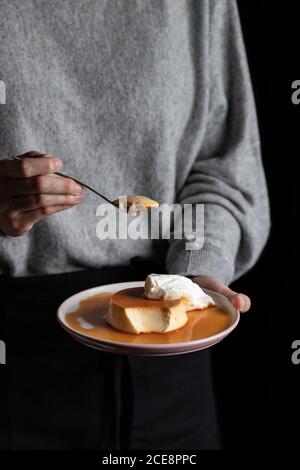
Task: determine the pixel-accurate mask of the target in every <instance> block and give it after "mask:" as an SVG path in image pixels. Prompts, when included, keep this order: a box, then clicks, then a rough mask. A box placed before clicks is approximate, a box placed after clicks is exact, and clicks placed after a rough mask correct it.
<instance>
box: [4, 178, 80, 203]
mask: <svg viewBox="0 0 300 470" xmlns="http://www.w3.org/2000/svg"><path fill="white" fill-rule="evenodd" d="M1 193H2V194H4V195H5V197H6V198H7V197H10V196H23V195H30V194H31V195H32V194H72V195H75V196H76V195H79V194H82V186H80V185H79V184H77V183H75V181H73V180H72V179H71V178H63V177H60V176H57V177H54V176H46V175H39V176H34V177H33V178H23V179H18V180H16V179H6V180H3V184H2V188H1Z"/></svg>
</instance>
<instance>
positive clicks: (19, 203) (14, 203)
mask: <svg viewBox="0 0 300 470" xmlns="http://www.w3.org/2000/svg"><path fill="white" fill-rule="evenodd" d="M82 200H83V194H79V195H78V196H74V195H65V194H63V195H57V194H36V195H33V196H23V197H15V198H13V199H11V207H12V210H13V211H16V213H18V214H19V213H20V212H27V211H32V210H34V209H42V208H43V207H48V206H72V205H75V204H80V203H81V202H82Z"/></svg>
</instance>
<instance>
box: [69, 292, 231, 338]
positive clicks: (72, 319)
mask: <svg viewBox="0 0 300 470" xmlns="http://www.w3.org/2000/svg"><path fill="white" fill-rule="evenodd" d="M112 295H113V293H109V292H105V293H101V294H97V295H94V296H91V297H88V298H87V299H84V300H82V301H81V302H80V304H79V307H78V309H77V310H75V311H74V312H70V313H67V314H66V315H65V322H66V324H67V325H68V326H69V328H71V329H72V330H75V331H76V332H78V333H81V334H83V335H85V336H87V337H92V338H96V339H101V340H108V341H114V342H120V343H131V344H170V343H183V342H186V341H195V340H198V339H202V338H207V337H208V336H212V335H215V334H217V333H220V332H221V331H223V330H225V329H226V328H228V327H229V326H230V324H231V316H230V314H229V313H228V312H226V311H224V310H222V309H220V308H219V307H217V306H213V307H209V308H206V309H204V310H192V311H190V312H187V315H188V318H189V321H188V323H187V324H186V325H184V326H183V327H182V328H179V329H178V330H175V331H171V332H169V333H140V334H132V333H123V332H121V331H118V330H115V329H114V328H112V327H111V326H110V325H108V324H107V323H106V321H105V319H104V317H105V315H106V314H107V312H108V307H109V303H110V299H111V297H112ZM115 297H116V295H115V296H114V299H115ZM140 301H144V302H147V303H148V302H149V300H147V299H145V298H144V300H143V299H138V302H139V305H141V304H140ZM126 302H132V305H131V306H133V304H134V305H137V303H136V302H137V299H136V298H135V297H132V299H131V300H130V299H127V300H126ZM151 302H157V300H152V301H151ZM159 302H164V301H159ZM167 302H175V300H172V301H169V300H168V301H167ZM127 306H128V303H127Z"/></svg>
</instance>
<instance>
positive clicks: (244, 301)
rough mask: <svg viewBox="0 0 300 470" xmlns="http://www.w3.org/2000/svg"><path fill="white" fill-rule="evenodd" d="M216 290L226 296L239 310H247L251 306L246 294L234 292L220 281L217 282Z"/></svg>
mask: <svg viewBox="0 0 300 470" xmlns="http://www.w3.org/2000/svg"><path fill="white" fill-rule="evenodd" d="M217 292H219V294H222V295H224V296H225V297H227V299H229V300H230V301H231V303H232V305H233V306H234V307H235V308H236V309H237V310H240V311H241V312H247V311H248V310H249V309H250V307H251V300H250V298H249V297H248V296H247V295H245V294H240V293H238V292H235V291H233V290H232V289H230V288H229V287H228V286H226V285H225V284H223V283H221V282H219V284H218V290H217Z"/></svg>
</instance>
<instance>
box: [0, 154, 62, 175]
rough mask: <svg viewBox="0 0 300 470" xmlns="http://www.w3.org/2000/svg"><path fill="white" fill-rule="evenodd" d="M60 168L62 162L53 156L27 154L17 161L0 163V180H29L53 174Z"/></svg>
mask: <svg viewBox="0 0 300 470" xmlns="http://www.w3.org/2000/svg"><path fill="white" fill-rule="evenodd" d="M61 167H62V161H61V160H60V159H59V158H57V157H54V156H50V155H47V154H41V153H39V152H29V153H28V154H24V155H21V156H20V157H17V159H12V158H10V159H9V158H7V159H3V160H1V162H0V178H31V177H33V176H36V175H46V174H49V173H54V172H55V171H57V170H59V169H60V168H61Z"/></svg>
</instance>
